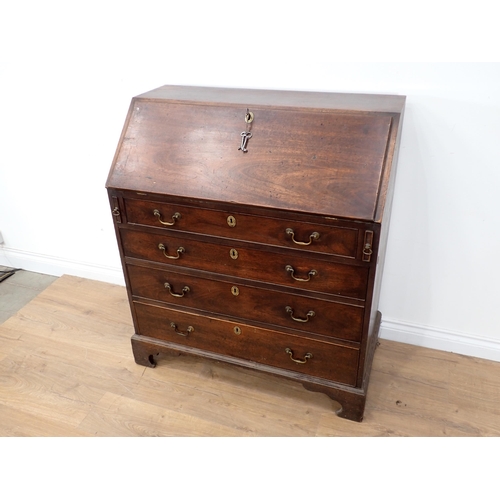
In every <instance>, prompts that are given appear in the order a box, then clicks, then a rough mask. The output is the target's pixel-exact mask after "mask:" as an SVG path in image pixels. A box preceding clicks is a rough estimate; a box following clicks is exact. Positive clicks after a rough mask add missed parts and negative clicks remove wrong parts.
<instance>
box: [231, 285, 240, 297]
mask: <svg viewBox="0 0 500 500" xmlns="http://www.w3.org/2000/svg"><path fill="white" fill-rule="evenodd" d="M231 293H232V294H233V295H234V296H235V297H236V296H238V295H239V294H240V289H239V288H238V287H237V286H232V287H231Z"/></svg>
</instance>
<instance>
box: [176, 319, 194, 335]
mask: <svg viewBox="0 0 500 500" xmlns="http://www.w3.org/2000/svg"><path fill="white" fill-rule="evenodd" d="M170 328H173V329H174V331H175V333H177V334H178V335H181V336H182V337H187V336H188V335H189V334H190V333H193V332H194V328H193V327H192V326H188V327H187V330H186V332H181V331H180V330H177V325H176V324H175V323H174V322H173V321H172V323H170Z"/></svg>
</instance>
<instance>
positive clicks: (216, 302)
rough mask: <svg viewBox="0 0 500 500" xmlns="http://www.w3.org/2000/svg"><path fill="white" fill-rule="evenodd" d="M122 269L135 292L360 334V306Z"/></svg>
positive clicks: (353, 337)
mask: <svg viewBox="0 0 500 500" xmlns="http://www.w3.org/2000/svg"><path fill="white" fill-rule="evenodd" d="M127 273H128V277H129V281H130V287H131V291H132V295H133V296H135V297H144V298H148V299H153V300H158V301H161V302H164V303H166V304H172V305H175V306H178V307H181V308H189V309H197V310H200V311H207V312H213V313H217V314H222V315H227V316H234V317H239V318H244V319H246V320H251V321H256V322H259V323H268V324H270V325H276V326H283V327H287V328H292V329H296V330H301V331H304V332H310V333H313V334H316V335H323V336H327V337H333V338H338V339H344V340H350V341H354V342H359V340H360V338H361V333H362V327H363V314H364V308H363V307H360V306H353V305H347V304H341V303H337V302H332V301H329V300H320V299H315V298H310V297H303V296H301V295H298V294H294V293H285V292H281V291H276V290H268V289H265V288H259V287H256V286H248V285H241V284H236V283H234V282H231V281H230V280H228V281H222V280H221V281H219V280H213V279H209V278H204V277H199V276H193V275H191V274H183V273H181V272H173V271H167V270H164V271H158V270H155V269H149V268H143V267H140V266H134V265H128V266H127ZM165 283H168V284H169V285H170V288H169V289H168V288H166V287H165ZM186 287H188V289H187V288H186ZM173 294H174V295H175V296H174V295H173ZM294 318H295V319H294Z"/></svg>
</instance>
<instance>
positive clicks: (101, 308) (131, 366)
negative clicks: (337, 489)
mask: <svg viewBox="0 0 500 500" xmlns="http://www.w3.org/2000/svg"><path fill="white" fill-rule="evenodd" d="M132 334H133V327H132V323H131V317H130V312H129V307H128V303H127V297H126V292H125V289H124V288H123V287H120V286H116V285H110V284H106V283H101V282H97V281H91V280H85V279H80V278H75V277H72V276H63V277H61V278H59V279H57V280H56V281H55V282H54V283H52V284H51V285H50V286H49V287H48V288H46V289H45V290H44V291H43V292H41V293H40V294H39V295H38V296H37V297H36V298H35V299H33V300H32V301H31V302H30V303H28V304H27V305H26V306H25V307H23V308H22V309H21V310H20V311H18V312H17V313H16V314H14V316H12V317H11V318H9V319H8V320H7V321H5V322H4V323H3V324H2V325H0V436H499V435H500V363H495V362H492V361H485V360H482V359H477V358H470V357H465V356H461V355H456V354H449V353H444V352H440V351H434V350H430V349H424V348H419V347H414V346H410V345H405V344H399V343H395V342H390V341H386V340H382V341H381V343H380V346H379V347H378V348H377V351H376V354H375V360H374V365H373V372H372V378H371V381H370V387H369V392H368V400H367V404H366V412H365V419H364V421H363V422H362V423H355V422H350V421H347V420H344V419H341V418H339V417H337V416H336V415H335V413H334V411H333V410H334V409H335V408H336V403H335V402H332V401H331V400H330V399H329V398H328V397H326V396H325V395H323V394H319V393H313V392H309V391H306V390H305V389H304V388H303V387H302V386H301V385H299V384H297V383H294V382H290V381H287V380H282V379H279V378H275V377H273V376H270V375H265V374H257V373H254V372H252V371H249V370H246V369H242V368H237V367H233V366H227V365H224V364H221V363H217V362H209V361H204V360H201V359H197V358H192V357H186V356H180V357H177V358H169V359H164V360H162V359H161V358H160V360H159V363H158V366H157V367H156V368H154V369H152V368H144V367H142V366H139V365H136V364H135V363H134V361H133V357H132V352H131V347H130V337H131V335H132Z"/></svg>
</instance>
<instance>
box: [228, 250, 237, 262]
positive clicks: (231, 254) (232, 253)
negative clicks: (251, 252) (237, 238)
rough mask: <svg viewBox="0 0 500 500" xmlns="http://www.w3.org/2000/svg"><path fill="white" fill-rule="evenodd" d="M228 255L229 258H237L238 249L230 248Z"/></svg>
mask: <svg viewBox="0 0 500 500" xmlns="http://www.w3.org/2000/svg"><path fill="white" fill-rule="evenodd" d="M229 255H230V256H231V259H234V260H236V259H237V258H238V250H236V249H234V248H231V250H229Z"/></svg>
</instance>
